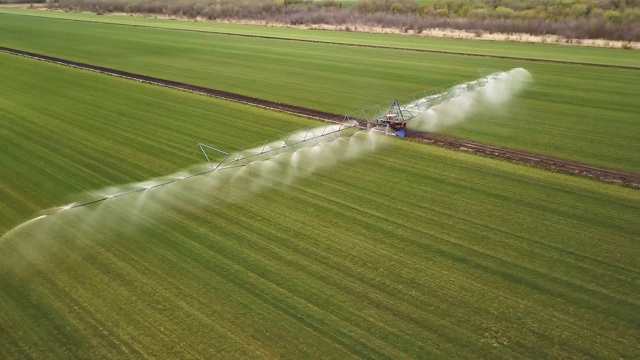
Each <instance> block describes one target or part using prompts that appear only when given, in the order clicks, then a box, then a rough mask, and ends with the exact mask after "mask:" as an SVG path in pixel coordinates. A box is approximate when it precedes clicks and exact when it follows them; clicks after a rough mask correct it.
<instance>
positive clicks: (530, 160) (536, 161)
mask: <svg viewBox="0 0 640 360" xmlns="http://www.w3.org/2000/svg"><path fill="white" fill-rule="evenodd" d="M0 51H2V52H4V53H8V54H11V55H16V56H22V57H26V58H30V59H34V60H38V61H46V62H51V63H54V64H57V65H62V66H68V67H72V68H76V69H80V70H87V71H92V72H97V73H101V74H104V75H109V76H115V77H119V78H124V79H127V80H133V81H138V82H142V83H146V84H151V85H158V86H163V87H167V88H171V89H175V90H180V91H185V92H189V93H193V94H197V95H203V96H208V97H213V98H218V99H222V100H227V101H232V102H237V103H241V104H244V105H250V106H255V107H259V108H262V109H265V110H271V111H277V112H282V113H286V114H290V115H295V116H300V117H304V118H308V119H313V120H319V121H324V122H331V123H339V122H340V119H342V118H344V117H343V116H340V115H336V114H331V113H327V112H323V111H318V110H313V109H308V108H304V107H300V106H295V105H289V104H283V103H277V102H273V101H268V100H264V99H258V98H254V97H250V96H245V95H240V94H235V93H231V92H227V91H222V90H215V89H211V88H206V87H201V86H195V85H189V84H185V83H181V82H177V81H172V80H165V79H160V78H155V77H151V76H146V75H140V74H134V73H130V72H126V71H120V70H115V69H110V68H105V67H101V66H94V65H89V64H84V63H79V62H75V61H70V60H64V59H60V58H56V57H51V56H47V55H41V54H36V53H32V52H28V51H22V50H17V49H12V48H7V47H3V46H0ZM407 137H408V138H409V139H410V140H412V141H417V142H421V143H427V144H432V145H437V146H440V147H444V148H448V149H453V150H458V151H464V152H469V153H472V154H476V155H482V156H485V157H490V158H496V159H502V160H507V161H511V162H515V163H519V164H526V165H530V166H534V167H538V168H542V169H545V170H550V171H554V172H561V173H565V174H570V175H577V176H581V177H587V178H591V179H596V180H601V181H604V182H611V183H617V184H619V185H623V186H627V187H630V188H634V189H640V174H634V173H629V172H624V171H619V170H614V169H608V168H601V167H596V166H592V165H588V164H584V163H580V162H576V161H572V160H566V159H560V158H554V157H549V156H543V155H539V154H533V153H528V152H525V151H520V150H513V149H508V148H503V147H500V146H493V145H487V144H482V143H478V142H473V141H468V140H463V139H458V138H454V137H449V136H445V135H439V134H434V133H427V132H422V131H416V130H411V131H410V132H409V133H408V134H407Z"/></svg>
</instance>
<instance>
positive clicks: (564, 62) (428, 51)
mask: <svg viewBox="0 0 640 360" xmlns="http://www.w3.org/2000/svg"><path fill="white" fill-rule="evenodd" d="M11 15H12V16H29V17H34V16H33V15H25V14H11ZM50 19H56V20H64V21H78V22H93V21H90V20H82V19H59V18H50ZM96 23H98V22H96ZM99 24H107V25H117V26H130V27H138V28H152V29H163V30H175V31H187V32H196V33H204V34H217V35H227V36H240V37H249V38H261V39H269V40H284V41H297V42H305V43H315V44H328V45H339V46H352V47H364V48H374V49H388V50H400V51H414V52H422V53H432V54H445V55H457V56H472V57H483V58H491V59H501V60H522V61H531V62H542V63H550V64H564V65H582V66H595V67H604V68H614V69H623V70H640V67H637V66H628V65H613V64H598V63H589V62H579V61H560V60H551V59H539V58H524V57H516V56H504V55H491V54H473V53H464V52H456V51H446V50H428V49H414V48H405V47H395V46H382V45H367V44H352V43H341V42H335V41H322V40H308V39H292V38H284V37H278V36H269V35H250V34H236V33H230V32H222V31H221V32H217V31H216V32H213V31H205V30H196V29H169V28H161V27H156V26H149V25H136V24H120V23H113V22H106V21H104V22H99Z"/></svg>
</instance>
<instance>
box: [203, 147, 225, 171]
mask: <svg viewBox="0 0 640 360" xmlns="http://www.w3.org/2000/svg"><path fill="white" fill-rule="evenodd" d="M198 147H199V148H200V151H202V153H203V154H204V157H205V158H206V159H207V161H208V162H209V165H211V171H214V170H215V169H217V168H218V167H219V166H220V164H222V163H223V162H224V161H225V160H226V159H227V158H228V157H229V153H228V152H224V151H222V150H220V149H216V148H214V147H211V146H209V145H205V144H202V143H198ZM204 148H207V149H210V150H213V151H217V152H219V153H221V154H223V155H224V158H223V159H222V161H220V162H219V163H218V165H216V166H215V167H214V166H213V163H211V160H209V156H207V152H206V151H204Z"/></svg>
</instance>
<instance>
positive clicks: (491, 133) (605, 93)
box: [0, 14, 640, 173]
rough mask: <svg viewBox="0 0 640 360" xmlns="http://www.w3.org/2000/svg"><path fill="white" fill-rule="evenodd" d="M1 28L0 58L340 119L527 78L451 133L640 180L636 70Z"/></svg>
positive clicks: (150, 34)
mask: <svg viewBox="0 0 640 360" xmlns="http://www.w3.org/2000/svg"><path fill="white" fill-rule="evenodd" d="M0 20H1V21H0V31H1V32H2V34H3V36H2V38H1V39H0V45H3V46H9V47H14V48H18V49H22V50H27V51H33V52H37V53H43V54H47V55H52V56H59V57H62V58H67V59H71V60H76V61H81V62H86V63H90V64H95V65H102V66H107V67H112V68H116V69H121V70H126V71H131V72H136V73H141V74H146V75H152V76H157V77H161V78H166V79H171V80H178V81H183V82H187V83H191V84H196V85H202V86H207V87H212V88H216V89H221V90H226V91H231V92H236V93H240V94H244V95H250V96H254V97H258V98H264V99H267V100H273V101H278V102H284V103H289V104H294V105H300V106H306V107H309V108H314V109H319V110H324V111H329V112H333V113H338V114H340V113H348V112H351V111H354V110H357V109H359V108H363V107H367V106H370V105H373V104H377V103H381V102H385V101H390V100H391V99H394V98H397V97H400V96H403V95H406V94H409V93H413V92H416V91H420V90H425V89H430V88H432V87H436V86H441V85H445V84H451V83H457V82H462V81H468V80H472V79H474V78H476V77H478V75H479V74H478V69H479V68H500V69H511V68H515V67H524V68H526V69H527V70H528V71H529V72H531V74H532V75H533V79H534V83H533V85H532V86H531V87H530V88H529V89H528V90H527V91H526V92H524V93H522V94H521V95H520V96H519V97H518V98H517V99H516V100H515V101H513V102H512V106H510V107H509V108H507V109H504V111H491V112H486V111H485V112H483V113H480V114H478V115H476V116H474V117H473V118H472V119H471V120H470V121H469V122H466V123H464V124H461V125H459V126H457V127H455V128H450V129H445V130H444V132H445V133H446V134H449V135H452V136H458V137H462V138H468V139H472V140H476V141H480V142H485V143H489V144H496V145H500V146H505V147H510V148H516V149H521V150H526V151H530V152H534V153H541V154H546V155H551V156H557V157H562V158H567V159H573V160H578V161H582V162H586V163H590V164H594V165H599V166H606V167H612V168H619V169H623V170H627V171H632V172H636V173H637V172H640V165H639V164H638V160H637V156H636V154H638V153H640V122H639V118H638V114H639V113H640V103H639V102H638V101H637V99H638V98H640V87H638V86H637V84H638V83H640V72H639V71H635V70H622V69H609V68H599V67H588V66H578V65H561V64H545V63H539V62H528V61H524V60H502V59H492V58H478V57H469V56H463V55H444V54H433V53H416V52H411V51H397V50H389V49H373V48H362V47H349V46H338V45H330V44H313V43H303V42H291V41H286V40H269V39H261V38H246V37H235V36H229V35H220V34H204V33H193V32H182V31H174V30H167V29H157V28H145V27H123V26H117V25H110V24H99V23H90V22H75V21H67V20H59V19H47V18H38V17H24V16H15V15H5V14H0ZM140 21H143V20H140ZM166 22H168V23H169V22H171V21H166ZM532 49H535V48H532ZM558 49H560V48H558ZM610 54H611V56H612V57H615V56H617V54H620V52H616V51H611V52H610Z"/></svg>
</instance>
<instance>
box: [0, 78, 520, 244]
mask: <svg viewBox="0 0 640 360" xmlns="http://www.w3.org/2000/svg"><path fill="white" fill-rule="evenodd" d="M528 80H529V73H528V72H527V71H526V70H524V69H513V70H510V71H507V72H502V71H500V72H493V73H490V74H486V75H485V74H483V76H482V77H481V78H479V79H477V80H474V81H470V82H466V83H462V84H458V85H454V86H445V87H440V88H435V89H432V90H429V91H424V92H421V93H416V94H412V95H409V96H408V97H405V98H403V99H398V100H395V101H393V103H392V104H391V106H386V107H385V106H381V105H376V106H373V107H370V108H366V109H361V110H359V111H357V112H354V113H351V114H348V115H344V116H341V117H339V118H336V119H334V120H332V121H330V122H331V123H332V124H331V125H328V126H324V127H315V128H313V127H310V128H306V129H303V130H300V131H296V132H291V133H288V134H285V135H284V136H282V137H280V138H278V139H271V140H267V141H264V142H261V143H259V144H254V145H252V146H247V147H244V148H241V149H239V150H237V151H236V152H233V153H229V152H225V151H223V150H220V149H218V148H215V147H212V146H209V145H206V144H203V143H198V144H197V146H198V147H199V148H200V151H201V152H202V153H203V155H204V157H205V159H206V160H207V163H206V164H204V165H199V166H197V167H196V168H195V169H196V170H195V171H193V172H191V173H190V172H186V173H185V172H184V171H182V172H179V173H177V174H173V175H170V176H168V177H164V178H161V179H155V180H147V181H144V182H140V183H135V184H132V185H130V186H131V187H133V188H132V189H130V190H127V189H123V188H118V189H116V190H115V191H113V190H112V191H110V193H109V194H108V195H104V194H102V195H100V196H98V197H97V198H92V199H90V200H87V201H83V202H74V203H71V204H68V205H65V206H62V207H58V208H54V209H51V210H49V211H47V212H46V213H44V214H43V215H40V216H38V217H36V218H33V219H31V220H29V221H27V222H24V223H22V224H20V225H18V226H16V227H15V228H13V229H12V230H10V231H9V232H8V233H6V234H4V235H3V236H2V237H0V238H4V237H5V236H7V235H8V234H10V233H13V232H14V231H16V230H18V229H19V228H22V227H24V226H26V225H27V224H31V223H33V222H35V221H38V220H40V219H43V218H46V217H48V216H52V215H56V214H59V213H63V212H67V211H69V210H72V209H78V208H83V207H87V206H89V205H94V204H99V203H103V202H106V201H107V200H110V199H115V198H122V197H126V196H129V195H133V194H136V193H142V192H145V191H147V190H152V189H157V188H160V187H166V186H167V185H170V184H176V183H182V182H186V181H187V180H190V179H194V178H202V177H204V176H205V175H207V174H211V173H218V172H221V171H224V170H229V169H233V168H240V169H242V168H245V167H249V166H250V165H253V164H257V163H260V162H268V161H275V162H278V161H279V159H283V156H287V155H289V160H288V161H289V166H290V168H292V169H293V170H291V171H290V174H288V176H286V177H285V178H286V180H285V182H287V183H288V182H290V180H291V179H292V178H295V177H297V176H300V174H299V173H298V172H300V171H302V173H303V174H307V173H311V172H313V171H315V170H316V169H317V168H319V167H322V166H325V167H326V166H333V165H335V163H337V162H338V160H341V159H352V158H355V157H357V156H358V155H361V154H362V153H364V152H366V151H370V150H374V149H375V147H376V143H377V142H378V141H376V140H375V137H372V136H373V135H372V134H375V133H379V132H383V133H386V134H391V135H397V136H401V137H404V136H405V128H406V126H407V122H409V121H411V128H415V129H423V130H433V129H435V128H439V127H442V126H445V125H447V124H451V123H455V122H459V121H460V119H461V118H464V117H466V116H468V115H469V114H470V113H471V111H472V110H474V108H475V107H476V105H478V104H480V103H481V102H484V103H488V104H496V105H499V104H502V103H504V102H505V101H506V100H508V99H509V98H510V97H512V96H513V95H514V94H515V93H517V92H518V91H520V90H521V89H522V88H523V87H524V85H525V84H526V83H527V82H528ZM463 105H464V106H463ZM449 109H455V110H456V111H458V114H456V116H453V117H452V118H450V119H448V121H447V119H443V117H442V115H443V114H446V111H445V110H449ZM360 134H368V136H367V138H366V140H364V141H363V142H362V143H360V144H357V142H356V144H357V145H354V144H352V141H353V140H354V139H357V138H358V137H359V136H360ZM331 146H332V147H335V149H333V151H334V152H337V155H336V154H334V153H331V152H328V153H327V152H325V153H324V154H323V153H320V152H318V151H315V150H321V149H323V148H329V147H331ZM310 151H311V152H310ZM208 152H209V153H208ZM303 153H304V155H301V156H307V157H315V158H313V161H308V164H306V166H307V167H308V168H307V169H306V170H305V169H302V167H301V165H300V159H299V156H296V155H299V154H303ZM212 154H217V155H219V156H222V159H221V160H220V161H219V162H214V161H212V159H211V156H210V155H212ZM332 157H333V158H332ZM266 168H267V167H264V168H261V169H263V170H264V169H266ZM261 171H262V170H261ZM234 176H237V175H234ZM265 178H267V180H266V181H271V180H270V179H269V178H268V176H267V177H265ZM205 185H206V183H205ZM261 186H262V185H261V183H260V182H257V183H254V184H253V185H252V186H251V188H252V189H259V188H261ZM214 187H215V186H214Z"/></svg>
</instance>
